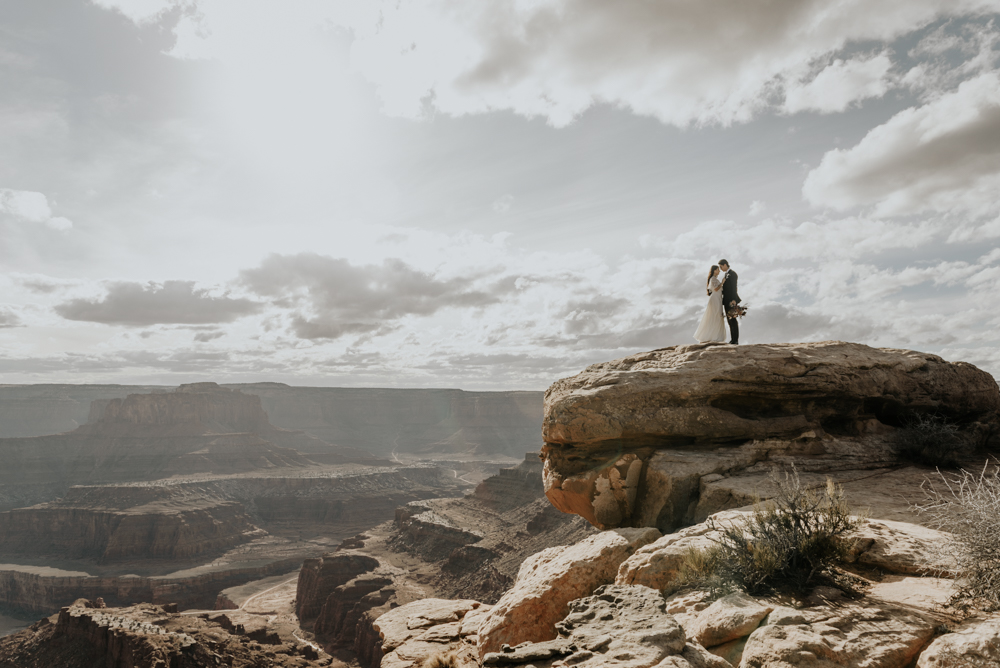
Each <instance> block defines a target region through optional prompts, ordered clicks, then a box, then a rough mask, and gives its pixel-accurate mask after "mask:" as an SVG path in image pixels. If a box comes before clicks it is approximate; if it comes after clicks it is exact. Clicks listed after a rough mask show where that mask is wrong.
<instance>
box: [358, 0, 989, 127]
mask: <svg viewBox="0 0 1000 668" xmlns="http://www.w3.org/2000/svg"><path fill="white" fill-rule="evenodd" d="M372 5H373V6H372V7H371V9H370V16H371V18H369V21H368V22H367V23H366V22H364V21H362V20H360V18H361V16H364V15H359V16H356V17H355V20H354V22H353V23H352V27H353V28H354V30H355V31H356V33H357V34H358V36H359V39H358V41H357V42H356V43H355V45H354V47H353V50H352V56H353V62H354V63H355V65H356V66H357V67H358V68H359V69H361V71H362V72H364V73H365V74H366V75H367V76H368V78H369V79H370V80H372V81H373V82H375V83H376V85H377V86H378V90H379V93H380V95H381V97H382V100H383V102H384V105H385V111H386V112H387V113H389V114H393V115H399V116H404V117H411V118H412V117H419V116H421V115H422V114H423V113H424V108H425V107H424V105H425V104H427V103H428V101H429V103H430V104H432V105H433V106H434V107H436V108H437V109H439V110H441V111H444V112H447V113H450V114H456V115H460V114H468V113H481V112H486V111H492V110H497V109H511V110H513V111H515V112H517V113H520V114H524V115H526V116H543V117H545V118H547V119H548V120H549V122H551V123H552V124H554V125H556V126H561V125H565V124H566V123H568V122H570V121H571V120H572V119H573V118H574V117H576V116H578V115H579V114H580V113H582V112H583V111H584V110H586V109H587V108H588V107H590V106H592V105H594V104H596V103H600V102H603V103H608V104H613V105H616V106H621V107H625V108H628V109H631V110H632V111H634V112H635V113H638V114H643V115H650V116H655V117H656V118H659V119H661V120H663V121H664V122H667V123H672V124H676V125H680V126H684V125H688V124H689V123H692V122H694V123H721V124H730V123H733V122H742V121H746V120H748V119H749V118H751V116H753V114H754V113H755V112H756V111H757V110H759V109H761V108H763V107H764V106H767V105H768V104H769V103H770V101H771V100H772V98H773V97H774V96H777V97H778V98H780V95H781V91H782V89H783V88H784V87H785V86H786V85H788V87H789V92H790V98H789V100H788V105H787V108H788V110H789V111H796V110H800V109H818V110H821V111H833V110H837V109H843V108H845V107H846V106H847V105H848V104H850V103H851V102H853V101H855V100H858V99H862V98H865V97H875V96H879V95H881V94H883V92H884V91H885V90H886V84H885V82H884V78H885V74H886V72H887V71H888V68H889V60H888V57H887V56H885V55H884V54H883V55H880V56H877V57H875V58H870V59H857V60H849V61H847V62H834V63H833V64H831V65H830V66H829V67H827V68H826V69H824V70H823V71H822V72H821V73H820V74H819V75H818V76H817V77H816V79H815V80H814V82H813V83H812V84H809V85H806V86H804V87H803V86H802V85H801V84H799V83H798V82H799V81H800V79H801V78H802V76H803V75H804V74H806V71H803V70H804V69H805V70H808V69H810V67H809V66H810V64H812V63H815V62H818V61H821V60H823V59H824V58H826V57H828V56H829V55H830V54H833V53H836V52H838V51H839V50H841V49H842V48H844V47H845V45H848V44H850V43H852V42H862V41H866V40H888V41H891V40H892V39H894V38H896V37H898V36H900V35H903V34H906V33H909V32H911V31H913V30H915V29H917V28H920V27H922V26H924V25H927V24H928V23H930V22H931V21H933V20H935V19H937V18H938V17H940V16H944V15H957V14H962V13H967V12H968V13H975V12H977V11H980V10H987V11H989V10H991V9H992V10H994V11H995V10H996V5H995V4H994V3H991V2H953V3H948V4H943V3H940V2H936V1H933V0H916V1H905V0H877V1H874V2H872V1H869V2H861V1H860V0H853V1H847V2H838V3H829V2H825V1H823V0H811V1H798V2H797V1H782V2H766V1H764V0H757V1H750V2H748V1H744V0H729V1H725V2H682V1H680V0H673V1H664V2H646V1H645V0H625V1H621V2H603V1H602V0H542V1H539V2H531V3H527V2H516V1H514V0H508V1H506V2H490V3H478V4H477V3H472V4H464V5H457V4H454V3H449V2H445V1H444V0H437V1H435V0H424V1H422V2H407V3H395V2H383V3H372ZM366 18H367V17H366ZM823 87H829V90H825V91H821V90H820V89H821V88H823Z"/></svg>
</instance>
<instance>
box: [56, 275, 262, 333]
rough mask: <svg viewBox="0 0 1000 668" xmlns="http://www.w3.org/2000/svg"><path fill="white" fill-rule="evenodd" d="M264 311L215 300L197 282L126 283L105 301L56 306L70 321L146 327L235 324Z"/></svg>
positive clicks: (113, 285) (110, 292) (110, 289)
mask: <svg viewBox="0 0 1000 668" xmlns="http://www.w3.org/2000/svg"><path fill="white" fill-rule="evenodd" d="M261 308H262V305H261V304H259V303H257V302H254V301H251V300H249V299H233V298H231V297H229V296H227V295H222V296H214V295H212V294H211V293H210V291H209V290H207V289H205V288H195V282H194V281H165V282H164V283H153V282H150V283H146V284H142V283H130V282H124V281H122V282H116V283H111V284H110V285H109V286H108V291H107V294H106V295H105V296H104V297H103V298H101V299H83V298H78V299H71V300H69V301H66V302H63V303H61V304H58V305H56V307H55V312H56V313H57V314H59V315H60V316H62V317H63V318H65V319H67V320H79V321H84V322H99V323H103V324H106V325H125V326H128V327H146V326H148V325H155V324H188V325H201V324H207V323H219V322H232V321H234V320H236V319H237V318H241V317H243V316H246V315H251V314H254V313H259V312H260V310H261Z"/></svg>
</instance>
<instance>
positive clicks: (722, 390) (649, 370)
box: [542, 341, 1000, 531]
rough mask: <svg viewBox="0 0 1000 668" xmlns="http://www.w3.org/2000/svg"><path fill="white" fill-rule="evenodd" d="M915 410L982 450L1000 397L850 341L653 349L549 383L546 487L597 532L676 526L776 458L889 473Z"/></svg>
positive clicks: (947, 371)
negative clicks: (898, 437)
mask: <svg viewBox="0 0 1000 668" xmlns="http://www.w3.org/2000/svg"><path fill="white" fill-rule="evenodd" d="M917 415H935V416H939V417H940V418H941V419H944V420H947V421H948V422H950V423H952V424H954V425H956V426H957V427H958V428H959V429H960V430H961V433H962V435H963V437H964V438H965V439H966V440H967V441H969V442H971V443H974V444H975V445H984V444H985V443H986V441H987V440H988V439H989V438H990V437H991V435H992V434H993V433H994V432H995V430H996V427H997V426H998V425H1000V391H998V388H997V383H996V381H995V380H994V379H993V377H992V376H990V375H989V374H987V373H985V372H983V371H980V370H979V369H977V368H975V367H974V366H972V365H970V364H965V363H962V362H958V363H950V362H946V361H945V360H943V359H941V358H940V357H936V356H934V355H928V354H925V353H918V352H914V351H907V350H891V349H876V348H869V347H868V346H863V345H860V344H853V343H842V342H836V341H834V342H823V343H806V344H769V345H749V346H728V345H718V344H700V345H693V346H675V347H672V348H664V349H662V350H654V351H652V352H648V353H642V354H638V355H632V356H630V357H626V358H623V359H620V360H615V361H613V362H607V363H604V364H596V365H593V366H591V367H588V368H587V369H586V370H585V371H583V372H581V373H579V374H577V375H576V376H573V377H571V378H565V379H563V380H560V381H557V382H556V383H555V384H553V385H552V387H550V388H549V390H548V391H547V392H546V394H545V413H544V420H543V426H542V436H543V438H544V440H545V443H546V445H545V447H544V448H543V451H542V457H543V459H544V460H545V468H544V479H545V491H546V495H547V496H548V498H549V500H551V501H552V503H553V505H555V506H556V507H557V508H559V509H560V510H562V511H564V512H570V513H576V514H579V515H581V516H582V517H584V518H586V519H587V520H588V521H590V522H591V523H593V524H594V525H595V526H597V527H600V528H611V527H616V526H655V527H658V528H660V529H661V530H664V531H670V530H673V529H674V528H676V527H678V526H680V525H683V524H689V523H691V522H693V521H695V520H696V519H697V518H698V517H699V516H700V517H702V518H703V517H705V516H707V515H708V514H709V513H710V512H714V511H716V510H720V509H721V507H707V506H706V505H705V504H702V507H701V508H699V507H698V506H699V502H700V501H701V500H702V498H701V493H702V491H703V488H704V486H705V485H708V484H711V483H712V482H715V481H718V480H720V479H722V478H732V477H733V476H738V475H740V474H742V473H759V472H760V471H762V470H765V468H766V464H767V463H773V462H785V463H787V462H795V463H796V464H797V465H798V466H799V467H800V469H801V470H805V471H822V472H826V471H838V470H841V471H843V470H855V471H857V470H863V469H877V468H885V467H889V466H893V465H895V464H896V463H897V461H898V457H897V454H896V451H895V449H894V444H893V439H892V435H893V432H894V431H895V430H896V429H898V428H900V427H903V426H905V425H906V424H907V420H910V419H912V418H913V417H914V416H917ZM722 496H723V494H716V500H717V501H718V502H719V503H725V502H724V501H723V500H722ZM732 505H743V504H742V503H735V502H734V503H732ZM722 507H725V506H722Z"/></svg>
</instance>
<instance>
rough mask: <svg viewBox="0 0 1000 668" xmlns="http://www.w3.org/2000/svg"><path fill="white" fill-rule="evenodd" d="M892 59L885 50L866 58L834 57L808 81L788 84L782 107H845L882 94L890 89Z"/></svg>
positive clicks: (827, 109) (823, 109) (794, 109)
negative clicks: (835, 58) (834, 58)
mask: <svg viewBox="0 0 1000 668" xmlns="http://www.w3.org/2000/svg"><path fill="white" fill-rule="evenodd" d="M891 68H892V61H891V60H890V59H889V55H888V54H887V53H885V52H883V53H880V54H878V55H876V56H872V57H869V58H852V59H851V60H840V59H837V60H835V61H833V63H831V64H830V65H828V66H826V67H825V68H823V70H822V71H821V72H820V73H819V74H817V75H816V77H815V78H814V79H813V80H812V81H810V82H809V83H807V84H800V85H794V84H793V85H789V86H788V88H787V90H786V91H785V106H784V109H785V111H787V112H789V113H793V114H794V113H795V112H798V111H819V112H822V113H826V114H828V113H831V112H835V111H844V110H845V109H847V107H849V106H850V105H851V104H852V103H855V102H858V101H860V100H864V99H867V98H872V97H882V96H883V95H885V93H886V91H887V90H889V85H890V82H889V70H890V69H891Z"/></svg>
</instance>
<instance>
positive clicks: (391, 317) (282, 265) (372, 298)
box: [240, 253, 498, 339]
mask: <svg viewBox="0 0 1000 668" xmlns="http://www.w3.org/2000/svg"><path fill="white" fill-rule="evenodd" d="M240 277H241V281H242V283H243V284H244V285H246V286H247V287H248V288H249V289H251V290H253V291H254V292H256V293H257V294H259V295H261V296H264V297H271V298H272V299H274V301H275V304H277V305H279V306H288V307H292V308H294V309H295V311H294V315H293V316H292V329H293V331H294V332H295V334H296V336H298V337H300V338H303V339H336V338H339V337H341V336H343V335H345V334H361V333H367V332H374V331H376V330H380V329H384V328H386V327H391V323H392V321H395V320H399V319H400V318H403V317H404V316H407V315H420V316H428V315H432V314H434V313H436V312H437V311H439V310H440V309H443V308H446V307H482V306H486V305H488V304H493V303H496V302H497V301H498V296H497V294H495V291H496V289H497V288H496V287H494V288H493V292H484V291H482V290H474V289H470V284H471V283H472V279H470V278H467V277H456V278H449V279H440V278H438V277H436V276H435V275H433V274H431V273H427V272H423V271H418V270H416V269H413V268H412V267H410V266H409V265H407V264H405V263H404V262H402V261H400V260H396V259H387V260H385V261H384V262H383V263H382V264H378V265H363V266H355V265H352V264H351V263H350V262H348V261H347V260H344V259H337V258H332V257H327V256H323V255H317V254H315V253H300V254H298V255H277V254H275V255H270V256H269V257H267V258H266V259H265V260H264V261H263V262H262V263H261V265H260V266H259V267H257V268H255V269H247V270H244V271H243V272H241V274H240Z"/></svg>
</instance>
